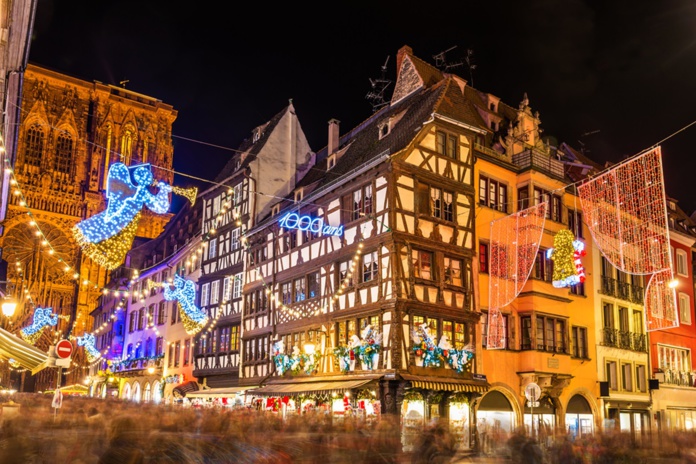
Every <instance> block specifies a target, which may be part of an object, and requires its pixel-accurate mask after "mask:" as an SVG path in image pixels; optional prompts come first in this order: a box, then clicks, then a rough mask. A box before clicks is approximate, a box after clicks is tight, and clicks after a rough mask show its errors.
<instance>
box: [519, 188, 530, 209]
mask: <svg viewBox="0 0 696 464" xmlns="http://www.w3.org/2000/svg"><path fill="white" fill-rule="evenodd" d="M527 208H529V186H524V187H520V188H519V189H517V210H518V211H520V210H523V209H527Z"/></svg>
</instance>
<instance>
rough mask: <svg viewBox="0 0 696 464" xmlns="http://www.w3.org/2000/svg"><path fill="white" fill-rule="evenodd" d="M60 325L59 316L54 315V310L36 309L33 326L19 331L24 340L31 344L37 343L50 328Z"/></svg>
mask: <svg viewBox="0 0 696 464" xmlns="http://www.w3.org/2000/svg"><path fill="white" fill-rule="evenodd" d="M57 323H58V315H57V314H53V308H36V309H35V310H34V321H33V322H32V323H31V325H29V326H27V327H25V328H23V329H22V330H20V331H19V334H20V335H21V336H22V338H23V339H24V340H26V341H27V342H29V343H32V344H33V343H36V340H38V339H39V337H41V332H42V331H43V329H45V328H46V327H48V326H55V325H56V324H57Z"/></svg>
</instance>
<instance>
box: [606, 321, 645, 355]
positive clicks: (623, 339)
mask: <svg viewBox="0 0 696 464" xmlns="http://www.w3.org/2000/svg"><path fill="white" fill-rule="evenodd" d="M602 345H604V346H612V347H614V348H621V349H623V350H632V351H642V352H646V353H647V351H648V343H647V337H646V336H645V334H642V333H635V332H625V331H622V330H619V329H612V328H609V327H604V328H603V329H602Z"/></svg>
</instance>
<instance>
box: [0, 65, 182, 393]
mask: <svg viewBox="0 0 696 464" xmlns="http://www.w3.org/2000/svg"><path fill="white" fill-rule="evenodd" d="M19 112H20V117H19V130H18V136H17V151H16V160H15V161H14V166H13V170H14V178H15V179H16V184H14V185H13V186H11V187H10V188H11V191H10V195H9V199H8V209H7V217H6V219H5V221H4V228H3V235H2V237H0V246H1V247H2V258H3V259H4V260H5V261H6V262H7V280H8V282H9V284H8V289H9V291H10V292H11V293H12V294H14V295H15V296H19V295H22V299H21V301H22V303H20V306H18V310H17V312H16V315H15V320H14V321H13V323H14V327H15V328H16V329H18V328H20V327H22V326H24V325H26V324H27V323H29V322H31V317H32V315H33V308H34V307H36V306H42V307H52V308H53V309H54V311H55V312H56V313H58V314H59V315H61V318H60V321H59V325H58V327H57V329H58V330H59V331H60V332H61V333H60V334H50V333H48V332H49V331H46V332H47V334H45V335H44V337H43V338H42V339H40V340H39V341H38V342H37V346H40V347H41V348H43V349H46V348H47V347H48V346H49V345H50V344H52V342H53V340H52V338H53V337H52V335H53V336H55V337H67V336H68V335H72V336H79V335H81V334H82V333H84V332H85V331H89V330H90V329H91V327H92V322H91V321H90V320H88V319H89V318H90V316H89V313H90V312H91V311H92V310H93V309H94V307H95V304H96V299H97V298H98V296H99V295H100V294H101V291H102V288H103V287H104V285H105V284H106V282H107V281H108V278H109V275H108V274H109V273H108V271H107V270H106V269H103V268H100V267H99V266H98V265H97V264H96V263H93V262H91V261H90V260H89V259H88V258H86V257H83V256H81V253H80V248H79V247H78V245H77V243H76V242H75V240H74V239H73V235H72V232H71V228H72V227H73V226H74V225H75V224H76V223H77V222H79V221H81V220H83V219H85V218H87V217H90V216H92V215H94V214H95V213H98V212H100V211H102V210H103V209H104V208H105V206H106V199H105V195H104V191H105V187H106V175H107V172H108V169H109V166H110V165H111V164H112V163H114V162H116V161H121V162H123V163H125V164H126V165H129V166H130V165H136V164H141V163H150V164H151V165H152V166H153V174H154V177H155V179H157V180H163V181H165V182H167V183H171V181H172V179H173V172H172V170H171V168H172V161H173V151H174V149H173V146H172V136H171V131H172V123H173V122H174V120H175V119H176V117H177V112H176V110H174V109H173V108H172V106H171V105H168V104H166V103H163V102H162V101H160V100H157V99H156V98H153V97H149V96H146V95H142V94H138V93H135V92H132V91H130V90H127V89H125V88H121V87H117V86H113V85H107V84H103V83H100V82H96V81H95V82H88V81H84V80H81V79H77V78H74V77H71V76H67V75H64V74H61V73H58V72H55V71H52V70H49V69H46V68H42V67H39V66H36V65H29V66H28V68H27V71H26V73H25V76H24V85H23V92H22V101H21V107H20V110H19ZM148 213H149V211H148V212H145V211H144V212H143V219H142V220H141V221H140V226H139V229H138V232H137V237H143V238H154V237H156V236H157V235H159V234H160V232H161V231H162V230H163V228H164V225H165V224H166V222H167V221H168V220H169V218H170V217H171V216H170V215H161V216H157V215H154V214H151V213H150V214H148ZM71 327H72V332H69V331H70V330H71ZM82 351H83V350H77V353H81V352H82ZM77 361H79V360H77ZM37 387H38V385H37Z"/></svg>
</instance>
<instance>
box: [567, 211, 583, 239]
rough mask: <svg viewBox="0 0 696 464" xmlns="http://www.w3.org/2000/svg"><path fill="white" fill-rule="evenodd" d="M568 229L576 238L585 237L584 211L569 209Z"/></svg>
mask: <svg viewBox="0 0 696 464" xmlns="http://www.w3.org/2000/svg"><path fill="white" fill-rule="evenodd" d="M568 229H570V231H571V232H572V233H573V234H574V235H575V238H584V237H585V236H584V235H583V233H582V212H580V211H576V210H572V209H569V210H568Z"/></svg>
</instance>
